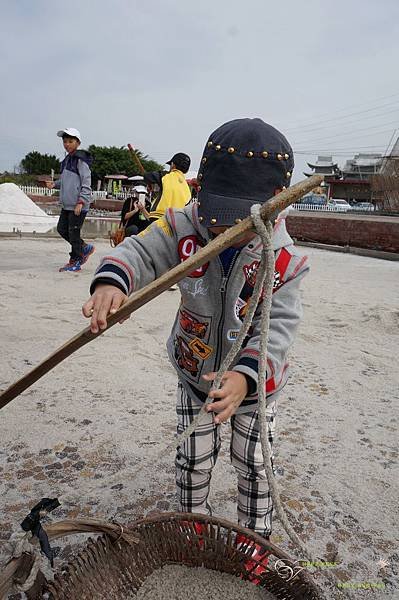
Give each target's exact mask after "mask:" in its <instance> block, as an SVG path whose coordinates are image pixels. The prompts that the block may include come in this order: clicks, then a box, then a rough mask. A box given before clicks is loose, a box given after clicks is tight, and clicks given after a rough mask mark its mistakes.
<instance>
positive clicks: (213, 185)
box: [197, 119, 294, 227]
mask: <svg viewBox="0 0 399 600" xmlns="http://www.w3.org/2000/svg"><path fill="white" fill-rule="evenodd" d="M293 168H294V159H293V154H292V148H291V146H290V145H289V143H288V142H287V140H286V139H285V137H284V136H283V134H282V133H280V132H279V131H278V130H277V129H275V128H274V127H272V126H271V125H268V124H267V123H265V122H264V121H262V119H235V120H234V121H229V122H228V123H225V124H224V125H222V126H221V127H219V128H218V129H216V131H214V132H213V133H212V134H211V135H210V136H209V139H208V141H207V143H206V146H205V149H204V153H203V155H202V160H201V165H200V168H199V171H198V176H197V179H198V183H199V188H198V189H199V193H198V202H199V207H198V215H199V219H200V222H201V224H202V225H204V227H219V226H226V225H228V226H230V225H234V224H235V223H239V222H240V221H241V220H242V219H245V218H246V217H248V215H249V214H250V212H251V206H252V205H253V204H257V203H260V204H263V203H264V202H266V201H267V200H269V199H270V198H272V197H273V196H274V195H275V194H276V192H278V191H280V190H281V189H284V188H286V187H288V186H289V184H290V179H291V174H292V170H293Z"/></svg>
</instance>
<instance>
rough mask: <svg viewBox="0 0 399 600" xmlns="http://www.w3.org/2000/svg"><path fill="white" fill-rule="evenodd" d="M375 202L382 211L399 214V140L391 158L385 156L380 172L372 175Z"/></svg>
mask: <svg viewBox="0 0 399 600" xmlns="http://www.w3.org/2000/svg"><path fill="white" fill-rule="evenodd" d="M370 182H371V190H372V196H373V202H374V203H375V204H376V205H377V206H378V208H380V209H381V210H384V211H388V212H391V213H393V214H398V213H399V138H398V139H397V140H396V142H395V144H394V145H393V147H392V150H391V152H390V154H389V156H385V157H384V159H383V161H382V165H381V169H380V171H379V172H378V173H377V174H376V175H371V177H370Z"/></svg>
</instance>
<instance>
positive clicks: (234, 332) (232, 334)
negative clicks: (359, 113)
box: [227, 315, 240, 342]
mask: <svg viewBox="0 0 399 600" xmlns="http://www.w3.org/2000/svg"><path fill="white" fill-rule="evenodd" d="M237 318H238V315H237ZM239 333H240V330H239V329H229V330H228V332H227V339H228V340H229V342H234V341H235V340H236V339H237V338H238V334H239Z"/></svg>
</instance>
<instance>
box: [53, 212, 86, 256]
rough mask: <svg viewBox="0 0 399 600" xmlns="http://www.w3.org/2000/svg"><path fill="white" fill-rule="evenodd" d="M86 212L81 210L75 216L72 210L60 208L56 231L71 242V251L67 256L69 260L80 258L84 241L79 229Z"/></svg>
mask: <svg viewBox="0 0 399 600" xmlns="http://www.w3.org/2000/svg"><path fill="white" fill-rule="evenodd" d="M86 214H87V212H83V211H82V212H81V213H80V215H78V216H76V215H75V213H74V212H73V210H64V209H62V210H61V214H60V218H59V219H58V224H57V231H58V233H59V234H60V236H61V237H63V238H64V240H66V241H67V242H69V243H70V244H71V247H72V249H71V252H70V253H69V256H70V257H71V260H78V259H80V258H82V253H83V248H84V247H85V245H86V243H85V242H84V241H83V240H82V238H81V237H80V230H81V227H82V225H83V222H84V220H85V218H86Z"/></svg>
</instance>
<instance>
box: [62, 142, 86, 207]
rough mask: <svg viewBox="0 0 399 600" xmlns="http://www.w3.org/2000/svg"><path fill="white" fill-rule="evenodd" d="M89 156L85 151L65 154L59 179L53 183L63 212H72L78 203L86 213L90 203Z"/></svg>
mask: <svg viewBox="0 0 399 600" xmlns="http://www.w3.org/2000/svg"><path fill="white" fill-rule="evenodd" d="M91 161H92V159H91V156H90V154H89V152H87V150H76V152H74V153H73V154H67V156H66V157H65V158H64V160H63V161H62V163H61V177H60V179H59V180H58V181H56V182H55V183H54V187H55V189H58V190H60V204H61V206H62V208H63V209H64V210H74V208H75V206H76V205H77V204H78V202H80V203H81V204H82V205H83V208H82V210H83V211H84V212H87V211H88V210H89V207H90V201H91V171H90V166H89V165H90V164H91Z"/></svg>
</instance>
